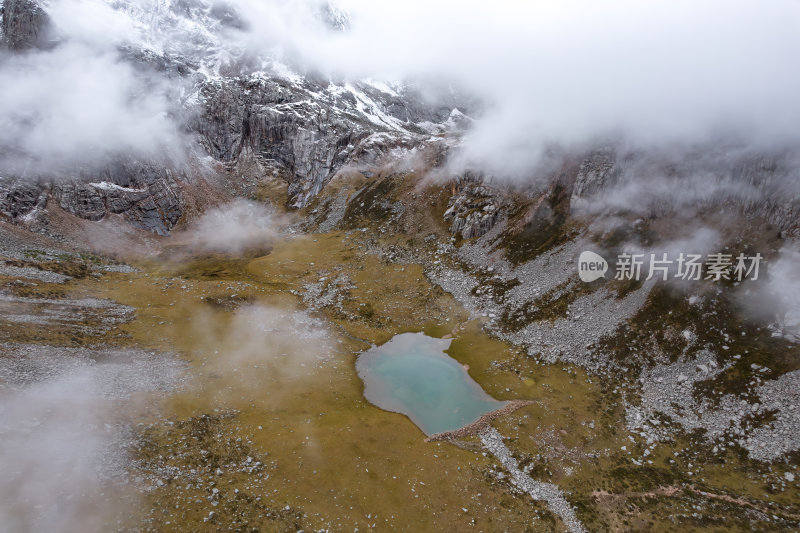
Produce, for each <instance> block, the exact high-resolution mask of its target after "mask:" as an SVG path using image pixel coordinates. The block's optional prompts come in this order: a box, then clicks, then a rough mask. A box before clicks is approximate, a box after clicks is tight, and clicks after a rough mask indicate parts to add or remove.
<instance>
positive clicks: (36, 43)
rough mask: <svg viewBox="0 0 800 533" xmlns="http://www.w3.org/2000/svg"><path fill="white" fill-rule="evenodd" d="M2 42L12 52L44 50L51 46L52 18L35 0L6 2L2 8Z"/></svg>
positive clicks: (0, 12)
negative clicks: (33, 49)
mask: <svg viewBox="0 0 800 533" xmlns="http://www.w3.org/2000/svg"><path fill="white" fill-rule="evenodd" d="M0 15H2V18H3V23H2V26H1V27H2V32H3V36H2V42H3V44H4V45H5V46H6V47H8V48H9V49H11V50H27V49H30V48H43V47H46V46H48V45H49V44H50V42H49V39H50V37H51V35H50V30H51V27H50V18H49V17H48V16H47V13H46V12H45V11H44V9H43V8H42V7H41V6H40V5H39V4H38V3H37V2H34V1H33V0H6V1H5V3H3V5H2V6H0Z"/></svg>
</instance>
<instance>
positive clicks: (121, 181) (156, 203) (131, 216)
mask: <svg viewBox="0 0 800 533" xmlns="http://www.w3.org/2000/svg"><path fill="white" fill-rule="evenodd" d="M179 179H180V180H185V179H186V176H185V175H179V176H178V179H176V174H175V171H173V170H171V169H169V168H164V167H163V166H161V165H159V164H145V163H141V162H137V161H127V162H122V161H118V162H116V163H115V164H114V165H109V166H107V167H106V168H104V169H101V170H98V171H96V172H92V173H86V174H83V175H75V176H69V177H66V178H63V177H57V178H46V177H39V178H36V179H31V178H17V179H9V178H4V179H0V214H2V215H5V216H6V217H8V218H9V219H10V220H12V221H14V222H24V223H32V222H35V220H36V218H37V217H38V216H40V215H42V212H43V210H44V209H45V208H46V207H48V205H50V206H57V207H59V208H61V209H63V210H65V211H68V212H69V213H72V214H73V215H76V216H78V217H80V218H83V219H86V220H90V221H98V220H102V219H103V218H105V217H106V216H107V215H109V214H119V215H122V216H123V217H124V219H125V220H127V221H128V222H129V223H130V224H131V225H133V226H134V227H137V228H140V229H143V230H147V231H151V232H153V233H157V234H159V235H166V234H167V233H169V231H170V229H172V228H173V227H174V226H175V224H177V222H178V220H179V219H180V218H181V216H182V214H183V209H184V207H185V205H186V198H185V196H184V193H183V191H182V188H181V186H180V185H179V183H178V180H179Z"/></svg>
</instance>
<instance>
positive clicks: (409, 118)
mask: <svg viewBox="0 0 800 533" xmlns="http://www.w3.org/2000/svg"><path fill="white" fill-rule="evenodd" d="M197 101H198V105H197V106H196V107H195V109H194V113H193V117H192V119H191V120H190V127H191V129H193V130H194V131H196V132H197V133H198V134H199V137H200V142H201V144H202V145H203V146H204V147H205V149H206V150H207V151H208V153H209V154H210V155H211V156H212V157H214V158H215V159H217V160H219V161H222V162H224V163H227V164H230V165H234V164H235V163H236V161H237V159H238V157H239V156H240V155H241V154H242V153H243V152H244V151H247V152H250V153H252V154H254V155H255V156H256V157H257V158H259V159H260V160H261V161H263V162H266V163H268V166H271V167H272V168H274V169H275V170H276V171H278V172H280V173H281V174H282V175H284V176H285V177H286V179H287V181H288V182H289V197H290V205H291V206H292V207H303V206H305V205H307V204H308V202H309V201H310V200H311V199H312V198H313V197H314V196H315V195H317V194H318V193H319V191H320V190H321V189H322V187H323V186H324V185H325V184H326V183H327V181H328V180H330V178H332V177H333V175H334V174H336V172H337V171H338V170H339V169H341V168H342V167H344V166H345V165H354V166H358V165H375V164H379V162H380V161H381V160H382V159H383V158H384V157H385V156H387V155H388V154H389V153H390V152H391V151H392V150H393V149H398V148H399V149H401V150H410V149H412V148H413V147H414V146H416V145H418V144H420V143H421V142H422V141H424V140H425V139H426V138H428V137H429V135H428V134H427V133H426V132H425V131H424V130H423V129H421V128H420V127H419V126H418V123H419V122H425V121H431V122H433V121H437V120H440V119H442V117H444V119H447V118H448V117H449V116H450V111H451V110H450V109H447V110H443V109H439V108H436V107H431V106H427V107H426V106H425V105H424V104H423V103H421V102H417V101H416V100H414V99H409V100H405V99H404V98H403V97H402V96H401V95H399V94H397V93H395V94H390V93H388V92H385V91H384V90H381V89H378V88H375V87H372V86H369V85H365V84H354V85H351V84H344V85H335V84H332V83H329V82H319V81H314V80H312V79H304V80H303V81H302V82H297V81H292V80H287V79H282V78H277V77H272V78H267V77H260V76H254V77H249V78H232V79H226V80H212V81H208V82H205V83H203V84H201V87H200V90H199V92H198V97H197Z"/></svg>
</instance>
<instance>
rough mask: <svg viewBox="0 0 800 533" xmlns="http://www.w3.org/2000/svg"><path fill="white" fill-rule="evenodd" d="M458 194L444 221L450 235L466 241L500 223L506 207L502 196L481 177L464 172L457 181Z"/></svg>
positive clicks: (451, 199)
mask: <svg viewBox="0 0 800 533" xmlns="http://www.w3.org/2000/svg"><path fill="white" fill-rule="evenodd" d="M455 187H456V194H454V195H453V196H452V197H451V198H450V201H449V202H448V204H447V210H446V211H445V212H444V220H445V221H446V222H449V223H450V233H451V234H453V235H461V237H462V238H464V239H472V238H475V237H482V236H483V235H485V234H487V233H488V232H489V230H491V229H492V228H493V227H494V225H495V224H496V223H497V221H498V219H499V217H500V214H501V212H502V207H503V204H504V201H503V198H502V194H499V193H498V191H495V190H493V189H491V188H489V187H485V186H484V185H483V184H482V178H481V177H479V176H477V175H474V174H472V173H469V172H467V173H465V174H464V176H461V177H459V178H458V179H457V180H456V186H455Z"/></svg>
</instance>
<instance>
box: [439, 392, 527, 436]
mask: <svg viewBox="0 0 800 533" xmlns="http://www.w3.org/2000/svg"><path fill="white" fill-rule="evenodd" d="M533 403H535V402H534V401H533V400H511V401H510V402H508V404H507V405H504V406H503V407H501V408H500V409H496V410H494V411H491V412H489V413H486V414H485V415H483V416H481V417H480V418H479V419H477V420H476V421H475V422H473V423H471V424H467V425H466V426H464V427H461V428H458V429H454V430H453V431H444V432H442V433H436V434H435V435H431V436H430V437H428V438H427V439H425V442H439V441H444V440H452V439H460V438H463V437H469V436H471V435H477V434H478V433H480V432H481V431H483V430H485V429H487V428H488V427H489V425H490V424H491V423H492V422H494V420H496V419H497V418H500V417H501V416H503V415H507V414H509V413H512V412H514V411H516V410H517V409H520V408H522V407H525V406H526V405H531V404H533Z"/></svg>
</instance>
